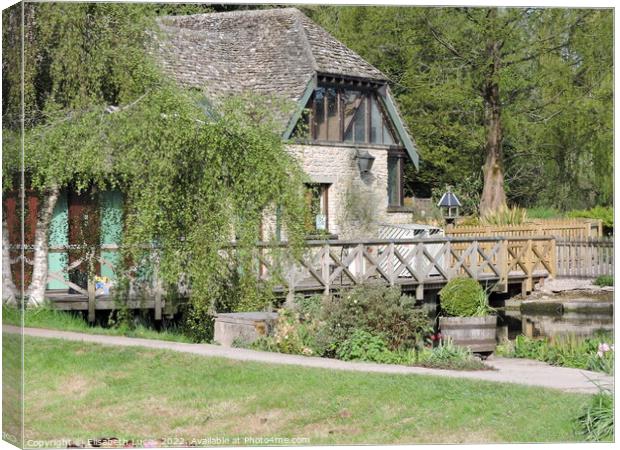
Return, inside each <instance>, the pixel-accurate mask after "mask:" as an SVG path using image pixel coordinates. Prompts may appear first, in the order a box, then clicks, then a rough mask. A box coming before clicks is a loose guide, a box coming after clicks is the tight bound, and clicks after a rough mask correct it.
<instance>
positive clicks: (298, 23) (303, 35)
mask: <svg viewBox="0 0 620 450" xmlns="http://www.w3.org/2000/svg"><path fill="white" fill-rule="evenodd" d="M287 9H294V10H295V11H296V12H297V13H298V14H295V26H297V28H298V29H299V30H300V34H301V39H302V41H303V46H304V50H305V52H306V54H307V55H308V57H309V58H310V63H311V65H312V70H314V71H315V72H318V70H319V65H318V64H317V62H316V58H315V57H314V53H312V46H311V45H310V40H309V39H308V35H307V34H306V27H305V26H304V25H303V23H301V18H300V15H303V13H302V12H301V11H300V10H298V9H297V8H287ZM304 17H305V16H304Z"/></svg>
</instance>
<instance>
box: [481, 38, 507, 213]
mask: <svg viewBox="0 0 620 450" xmlns="http://www.w3.org/2000/svg"><path fill="white" fill-rule="evenodd" d="M500 48H501V44H500V43H499V42H497V41H496V40H491V42H490V43H489V44H488V45H487V54H488V55H489V59H490V64H489V71H488V72H487V75H486V78H485V84H484V88H483V97H484V108H485V126H486V131H487V142H486V160H485V163H484V168H483V173H484V187H483V189H482V197H481V198H480V215H481V216H486V215H488V214H492V213H495V212H498V211H501V210H502V209H504V208H506V192H505V191H504V164H503V154H502V123H501V112H502V105H501V101H500V96H499V84H498V78H499V68H500Z"/></svg>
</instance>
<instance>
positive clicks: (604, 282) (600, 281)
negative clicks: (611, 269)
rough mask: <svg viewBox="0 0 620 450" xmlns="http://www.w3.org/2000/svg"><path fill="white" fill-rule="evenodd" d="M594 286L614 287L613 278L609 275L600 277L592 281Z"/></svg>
mask: <svg viewBox="0 0 620 450" xmlns="http://www.w3.org/2000/svg"><path fill="white" fill-rule="evenodd" d="M594 284H596V285H597V286H613V285H614V277H613V276H611V275H601V276H600V277H597V278H596V280H594Z"/></svg>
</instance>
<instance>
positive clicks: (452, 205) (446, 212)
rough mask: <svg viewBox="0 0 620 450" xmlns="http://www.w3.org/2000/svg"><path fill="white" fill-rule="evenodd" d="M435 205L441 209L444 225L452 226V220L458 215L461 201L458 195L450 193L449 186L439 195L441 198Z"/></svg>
mask: <svg viewBox="0 0 620 450" xmlns="http://www.w3.org/2000/svg"><path fill="white" fill-rule="evenodd" d="M437 206H438V207H439V208H440V209H441V214H442V215H443V218H444V220H445V221H446V225H448V226H449V227H452V226H454V222H455V221H456V219H457V218H458V217H459V208H460V207H461V202H460V201H459V199H458V197H457V196H456V195H454V194H453V193H452V191H451V190H450V188H448V191H447V192H446V193H444V194H443V195H442V196H441V200H439V203H437Z"/></svg>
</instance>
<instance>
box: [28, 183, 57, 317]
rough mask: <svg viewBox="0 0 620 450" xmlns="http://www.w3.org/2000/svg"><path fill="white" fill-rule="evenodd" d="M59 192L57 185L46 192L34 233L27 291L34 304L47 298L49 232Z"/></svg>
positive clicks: (37, 304) (29, 299)
mask: <svg viewBox="0 0 620 450" xmlns="http://www.w3.org/2000/svg"><path fill="white" fill-rule="evenodd" d="M59 194H60V190H59V189H58V188H57V187H55V188H51V189H49V190H48V191H47V192H45V194H44V198H43V204H42V205H41V209H40V210H39V214H38V218H37V229H36V231H35V235H34V257H33V270H32V282H31V283H30V286H29V287H28V293H27V297H28V301H29V303H30V304H31V305H33V306H39V305H41V304H42V303H43V301H44V300H45V287H46V285H47V253H48V245H47V234H48V233H47V232H48V228H49V224H50V220H51V219H52V213H53V212H54V207H55V206H56V202H57V201H58V196H59Z"/></svg>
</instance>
